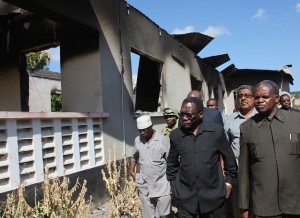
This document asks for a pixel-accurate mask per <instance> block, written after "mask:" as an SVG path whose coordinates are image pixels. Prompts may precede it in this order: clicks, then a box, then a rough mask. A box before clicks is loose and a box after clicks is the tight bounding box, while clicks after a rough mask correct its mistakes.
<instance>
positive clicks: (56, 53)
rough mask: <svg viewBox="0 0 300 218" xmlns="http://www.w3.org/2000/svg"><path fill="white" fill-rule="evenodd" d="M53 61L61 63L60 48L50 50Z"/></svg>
mask: <svg viewBox="0 0 300 218" xmlns="http://www.w3.org/2000/svg"><path fill="white" fill-rule="evenodd" d="M49 52H50V54H51V61H60V47H55V48H50V49H49Z"/></svg>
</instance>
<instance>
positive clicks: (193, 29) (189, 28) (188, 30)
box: [171, 26, 195, 34]
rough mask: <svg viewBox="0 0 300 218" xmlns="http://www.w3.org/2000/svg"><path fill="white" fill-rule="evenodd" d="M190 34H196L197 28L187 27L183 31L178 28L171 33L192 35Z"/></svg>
mask: <svg viewBox="0 0 300 218" xmlns="http://www.w3.org/2000/svg"><path fill="white" fill-rule="evenodd" d="M190 32H195V28H194V27H193V26H186V27H184V28H183V29H180V28H178V27H176V28H175V29H174V30H173V31H172V32H171V34H184V33H190Z"/></svg>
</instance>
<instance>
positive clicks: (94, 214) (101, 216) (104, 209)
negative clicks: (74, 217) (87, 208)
mask: <svg viewBox="0 0 300 218" xmlns="http://www.w3.org/2000/svg"><path fill="white" fill-rule="evenodd" d="M112 206H113V204H112V202H107V203H104V204H102V205H99V206H98V207H97V208H96V209H94V210H92V211H91V214H90V216H89V218H105V217H106V216H107V214H108V211H109V209H110V207H112Z"/></svg>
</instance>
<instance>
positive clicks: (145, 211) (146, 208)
mask: <svg viewBox="0 0 300 218" xmlns="http://www.w3.org/2000/svg"><path fill="white" fill-rule="evenodd" d="M140 200H141V209H142V215H143V218H154V217H156V218H159V217H168V216H169V215H170V214H171V211H172V206H171V195H166V196H162V197H159V198H148V197H147V196H144V195H143V194H140Z"/></svg>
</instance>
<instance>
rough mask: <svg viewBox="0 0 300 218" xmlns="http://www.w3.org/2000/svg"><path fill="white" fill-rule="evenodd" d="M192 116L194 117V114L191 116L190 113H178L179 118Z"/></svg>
mask: <svg viewBox="0 0 300 218" xmlns="http://www.w3.org/2000/svg"><path fill="white" fill-rule="evenodd" d="M193 115H194V114H192V113H182V112H180V113H179V116H180V117H184V116H187V118H192V117H193Z"/></svg>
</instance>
